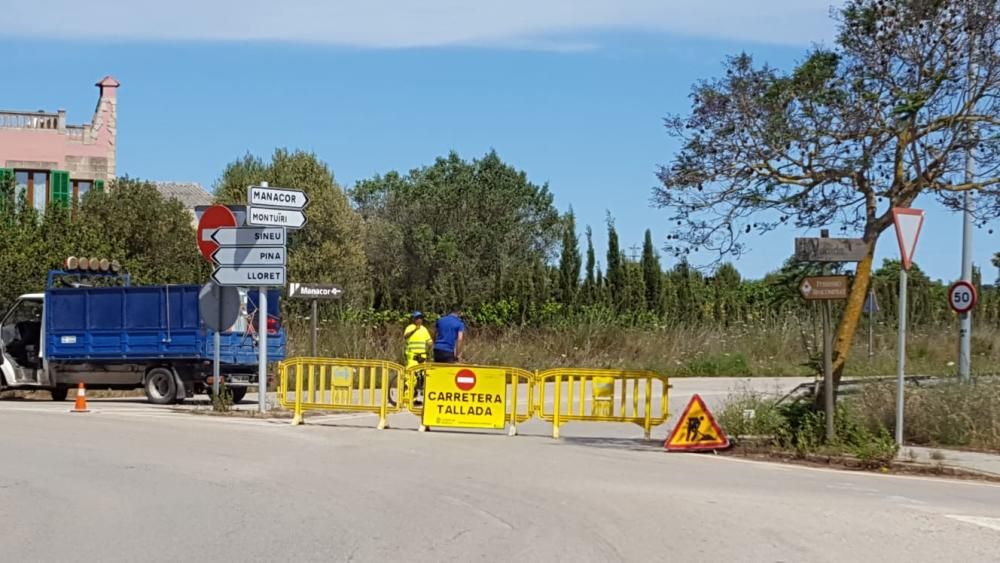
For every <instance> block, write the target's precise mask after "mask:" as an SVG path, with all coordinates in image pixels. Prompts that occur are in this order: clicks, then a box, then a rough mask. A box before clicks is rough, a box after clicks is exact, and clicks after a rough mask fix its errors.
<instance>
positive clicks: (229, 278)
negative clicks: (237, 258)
mask: <svg viewBox="0 0 1000 563" xmlns="http://www.w3.org/2000/svg"><path fill="white" fill-rule="evenodd" d="M212 281H214V282H215V283H216V284H218V285H235V286H238V287H256V286H281V285H285V268H284V267H277V268H274V267H267V266H245V267H243V266H237V267H222V268H216V269H215V271H214V272H212Z"/></svg>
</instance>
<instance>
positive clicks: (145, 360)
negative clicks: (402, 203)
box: [0, 271, 286, 404]
mask: <svg viewBox="0 0 1000 563" xmlns="http://www.w3.org/2000/svg"><path fill="white" fill-rule="evenodd" d="M67 277H69V278H72V279H75V280H77V281H73V282H66V281H65V280H66V278H67ZM111 277H112V276H100V282H101V283H99V284H93V285H90V284H88V283H87V281H86V278H82V277H81V276H79V275H78V274H76V275H69V274H67V273H66V272H59V271H54V272H50V274H49V276H48V280H49V281H48V284H47V288H46V290H45V292H44V293H29V294H26V295H22V296H21V297H20V298H18V299H17V301H16V302H15V303H14V304H13V305H12V306H11V307H10V308H9V309H8V311H7V312H6V313H5V314H4V316H3V317H2V320H0V342H2V354H0V390H3V389H21V390H48V391H49V392H50V393H51V395H52V399H53V400H56V401H60V400H64V399H65V398H66V396H67V394H68V391H69V390H70V389H71V388H73V387H76V386H77V385H78V384H79V383H80V382H83V383H85V384H86V386H87V388H88V389H139V388H141V389H144V390H145V393H146V397H147V399H148V400H149V401H150V402H152V403H156V404H172V403H179V402H181V401H183V400H184V399H185V398H189V397H192V396H193V395H194V394H196V393H207V392H210V391H211V387H212V384H211V382H212V379H211V378H212V361H213V358H214V352H215V350H214V346H213V340H214V339H213V336H214V334H213V332H212V331H211V330H210V329H209V328H208V327H206V325H205V322H204V320H203V319H202V318H201V315H200V313H199V309H198V294H199V291H200V290H201V287H200V286H196V285H157V286H143V287H134V286H131V284H130V280H129V277H128V275H127V274H126V275H122V276H117V279H118V280H120V283H117V285H115V284H113V283H112V284H109V283H108V278H111ZM81 280H82V281H81ZM61 284H62V285H63V287H59V286H60V285H61ZM101 285H103V286H101ZM240 296H241V304H242V307H241V309H242V311H241V315H240V317H239V318H238V319H237V321H236V322H235V323H234V324H233V326H231V327H230V329H229V330H227V331H224V332H221V333H220V341H221V345H220V347H219V352H220V357H221V362H220V371H221V375H222V376H223V380H224V382H225V384H226V386H227V388H228V389H229V390H230V392H231V393H232V396H233V400H234V401H236V402H239V401H240V400H242V399H243V397H244V396H245V395H246V392H247V389H248V388H249V387H251V386H257V373H258V361H257V359H258V347H257V346H258V338H257V335H256V331H255V330H254V329H255V327H257V326H258V324H257V314H258V312H257V304H256V291H249V292H248V291H242V290H241V291H240ZM267 303H268V311H267V313H268V317H267V321H266V323H267V330H268V337H267V348H268V350H267V351H268V359H269V360H271V361H275V362H277V361H280V360H282V359H284V357H285V342H286V337H285V331H284V328H283V326H282V323H281V318H280V314H279V310H280V307H279V295H278V291H277V290H270V291H269V292H268V300H267Z"/></svg>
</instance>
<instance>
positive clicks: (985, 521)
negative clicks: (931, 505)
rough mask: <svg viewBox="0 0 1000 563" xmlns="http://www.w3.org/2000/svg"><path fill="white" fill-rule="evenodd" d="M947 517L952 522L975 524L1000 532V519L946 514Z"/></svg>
mask: <svg viewBox="0 0 1000 563" xmlns="http://www.w3.org/2000/svg"><path fill="white" fill-rule="evenodd" d="M945 517H946V518H951V519H952V520H958V521H959V522H965V523H966V524H975V525H976V526H982V527H984V528H989V529H991V530H996V531H998V532H1000V518H990V517H988V516H960V515H957V514H945Z"/></svg>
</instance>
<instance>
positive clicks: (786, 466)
mask: <svg viewBox="0 0 1000 563" xmlns="http://www.w3.org/2000/svg"><path fill="white" fill-rule="evenodd" d="M670 455H686V456H690V457H695V458H702V459H715V460H719V461H728V462H731V463H750V464H754V465H759V466H761V467H768V466H770V467H771V468H772V469H776V470H778V471H795V470H800V471H819V472H822V473H836V474H837V475H840V476H843V477H853V476H858V477H870V478H874V479H909V480H913V481H930V482H933V483H946V484H951V485H966V486H974V487H975V486H979V487H992V488H1000V484H997V483H991V482H987V481H975V480H962V479H948V478H943V477H920V476H918V475H893V474H891V473H871V472H869V471H849V470H845V469H827V468H825V467H810V466H808V465H798V464H794V463H782V462H780V461H763V460H756V459H740V458H736V457H732V456H725V455H706V454H696V453H672V454H670Z"/></svg>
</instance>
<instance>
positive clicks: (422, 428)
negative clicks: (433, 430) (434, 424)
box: [417, 424, 430, 432]
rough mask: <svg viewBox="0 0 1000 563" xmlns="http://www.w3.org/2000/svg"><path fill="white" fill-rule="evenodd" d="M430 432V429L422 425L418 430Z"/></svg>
mask: <svg viewBox="0 0 1000 563" xmlns="http://www.w3.org/2000/svg"><path fill="white" fill-rule="evenodd" d="M428 430H430V428H428V427H426V426H424V425H423V424H421V425H420V428H418V429H417V431H418V432H427V431H428Z"/></svg>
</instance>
